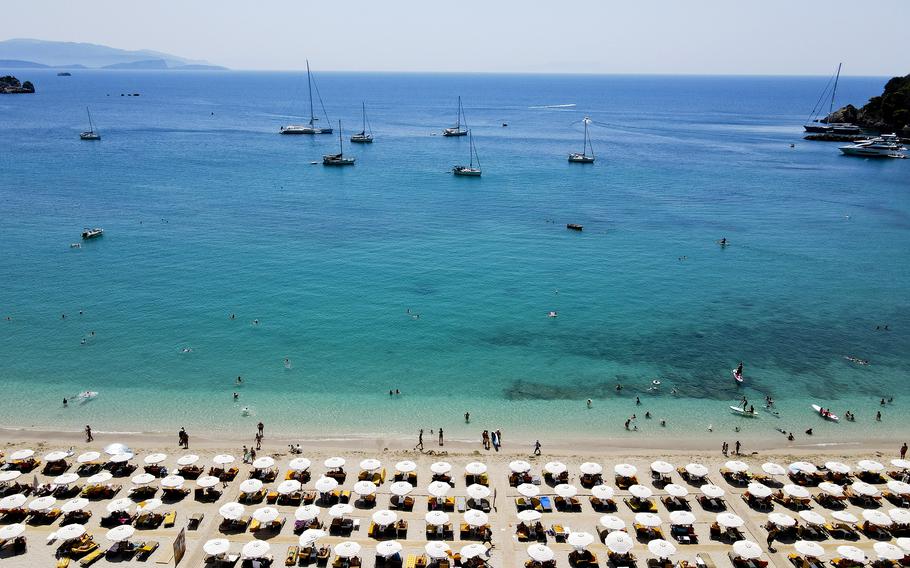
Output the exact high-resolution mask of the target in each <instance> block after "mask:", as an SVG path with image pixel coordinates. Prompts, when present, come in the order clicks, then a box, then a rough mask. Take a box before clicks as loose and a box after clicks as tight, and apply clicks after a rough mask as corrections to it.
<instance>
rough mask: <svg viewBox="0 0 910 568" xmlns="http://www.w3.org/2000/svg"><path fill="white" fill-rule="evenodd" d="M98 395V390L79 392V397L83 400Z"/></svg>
mask: <svg viewBox="0 0 910 568" xmlns="http://www.w3.org/2000/svg"><path fill="white" fill-rule="evenodd" d="M96 396H98V391H82V392H80V393H79V395H78V398H79V399H81V400H89V399H92V398H95V397H96Z"/></svg>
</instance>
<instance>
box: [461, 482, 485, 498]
mask: <svg viewBox="0 0 910 568" xmlns="http://www.w3.org/2000/svg"><path fill="white" fill-rule="evenodd" d="M465 491H466V492H467V494H468V497H470V498H471V499H486V498H487V497H489V496H490V488H489V487H487V486H486V485H478V484H476V483H474V484H472V485H468V488H467V489H466V490H465Z"/></svg>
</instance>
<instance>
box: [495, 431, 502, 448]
mask: <svg viewBox="0 0 910 568" xmlns="http://www.w3.org/2000/svg"><path fill="white" fill-rule="evenodd" d="M501 447H502V430H498V429H497V430H496V451H499V448H501Z"/></svg>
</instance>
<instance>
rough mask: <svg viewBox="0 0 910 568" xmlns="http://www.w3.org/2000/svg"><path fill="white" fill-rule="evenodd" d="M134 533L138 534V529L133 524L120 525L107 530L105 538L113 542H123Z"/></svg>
mask: <svg viewBox="0 0 910 568" xmlns="http://www.w3.org/2000/svg"><path fill="white" fill-rule="evenodd" d="M134 534H136V529H135V528H133V526H132V525H120V526H117V527H114V528H112V529H111V530H109V531H107V534H106V535H104V538H106V539H108V540H109V541H111V542H123V541H125V540H129V539H130V538H132V536H133V535H134Z"/></svg>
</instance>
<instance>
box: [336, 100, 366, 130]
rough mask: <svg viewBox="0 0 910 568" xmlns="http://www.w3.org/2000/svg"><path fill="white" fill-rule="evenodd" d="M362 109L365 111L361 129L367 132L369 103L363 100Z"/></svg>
mask: <svg viewBox="0 0 910 568" xmlns="http://www.w3.org/2000/svg"><path fill="white" fill-rule="evenodd" d="M360 109H361V111H362V113H363V128H362V129H361V130H363V133H364V134H366V131H367V103H366V102H363V101H361V103H360ZM339 128H340V127H339Z"/></svg>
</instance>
